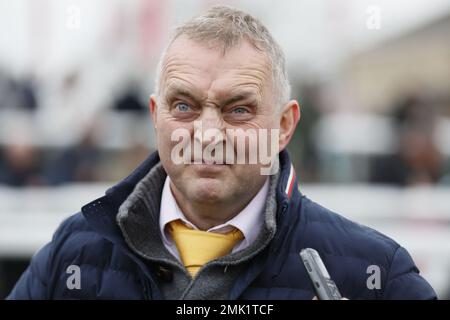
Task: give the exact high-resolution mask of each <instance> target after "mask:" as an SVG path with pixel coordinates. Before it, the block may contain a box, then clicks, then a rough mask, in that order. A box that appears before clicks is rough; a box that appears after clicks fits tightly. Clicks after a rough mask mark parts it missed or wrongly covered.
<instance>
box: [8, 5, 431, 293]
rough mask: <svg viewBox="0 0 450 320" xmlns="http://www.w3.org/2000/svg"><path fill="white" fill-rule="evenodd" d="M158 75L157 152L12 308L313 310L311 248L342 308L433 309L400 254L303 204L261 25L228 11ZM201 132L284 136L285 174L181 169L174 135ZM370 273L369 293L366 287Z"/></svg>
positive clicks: (57, 242) (177, 47)
mask: <svg viewBox="0 0 450 320" xmlns="http://www.w3.org/2000/svg"><path fill="white" fill-rule="evenodd" d="M157 73H158V78H157V81H156V85H157V87H156V88H155V93H154V94H153V95H152V96H151V99H150V109H151V112H152V117H153V123H154V126H155V129H156V134H157V146H158V152H155V153H153V154H152V155H150V156H149V157H148V158H147V159H146V160H145V161H144V162H143V163H142V164H141V165H140V166H139V167H138V168H137V169H136V170H134V171H133V172H132V173H131V174H130V175H129V176H128V177H127V178H126V179H124V180H123V181H121V182H120V183H118V184H117V185H115V186H114V187H113V188H111V189H109V190H108V191H107V192H106V195H105V196H103V197H101V198H99V199H97V200H94V201H92V202H91V203H89V204H87V205H85V206H84V207H83V208H82V212H80V213H78V214H75V215H74V216H72V217H70V218H69V219H67V220H66V221H64V222H63V223H62V225H61V226H60V227H59V229H58V230H57V231H56V233H55V235H54V237H53V240H52V241H51V242H50V243H49V244H47V245H46V246H45V247H44V248H42V249H41V250H40V251H39V252H38V253H37V254H36V255H35V256H34V257H33V259H32V262H31V264H30V266H29V267H28V269H27V270H26V271H25V272H24V273H23V275H22V276H21V278H20V279H19V281H18V282H17V284H16V286H15V288H14V289H13V290H12V292H11V293H10V295H9V297H8V298H9V299H95V298H98V299H308V300H310V299H312V298H313V297H314V290H313V287H312V285H311V283H310V281H309V278H308V275H307V272H306V269H305V268H304V266H303V265H302V262H301V260H300V258H299V255H298V253H299V251H300V250H301V249H303V248H307V247H311V248H314V249H316V250H317V251H318V252H319V254H320V256H321V257H322V258H323V260H324V262H325V265H326V266H327V268H328V270H329V273H330V274H331V276H332V278H333V280H334V281H335V282H336V284H337V287H338V288H339V290H340V291H341V293H342V295H343V296H345V297H347V298H350V299H435V298H436V295H435V293H434V290H433V289H432V288H431V286H430V285H429V284H428V283H427V282H426V281H425V280H424V279H423V278H422V277H421V276H420V275H419V271H418V269H417V267H416V266H415V264H414V262H413V261H412V259H411V257H410V255H409V254H408V252H407V251H406V249H404V248H403V247H401V246H400V245H399V244H397V243H396V242H395V241H394V240H392V239H390V238H388V237H386V236H384V235H382V234H380V233H378V232H376V231H375V230H372V229H370V228H367V227H364V226H361V225H359V224H357V223H354V222H351V221H349V220H347V219H345V218H343V217H342V216H340V215H338V214H336V213H333V212H331V211H329V210H327V209H325V208H323V207H321V206H320V205H318V204H316V203H314V202H313V201H311V200H309V199H308V198H306V197H305V196H303V195H301V194H300V192H299V190H298V188H297V185H298V181H297V178H296V174H295V171H294V169H293V166H292V163H291V161H290V156H289V153H288V152H287V151H286V150H285V148H286V146H287V144H288V143H289V141H290V139H291V137H292V135H293V133H294V130H295V128H296V126H297V123H298V121H299V119H300V109H299V105H298V102H297V101H296V100H291V99H290V85H289V81H288V78H287V73H286V70H285V61H284V54H283V52H282V50H281V48H280V47H279V46H278V45H277V43H276V42H275V41H274V39H273V38H272V36H271V35H270V33H269V32H268V30H267V29H266V28H265V27H264V26H263V25H262V24H261V23H260V22H259V21H258V20H257V19H255V18H254V17H252V16H250V15H249V14H247V13H245V12H243V11H240V10H237V9H234V8H230V7H224V6H218V7H214V8H212V9H210V10H209V11H207V12H206V13H204V14H203V15H201V16H198V17H195V18H193V19H192V20H190V21H188V22H187V23H185V24H184V25H182V26H180V27H179V28H178V29H177V30H176V32H175V34H174V36H173V38H172V39H171V41H170V42H169V46H168V48H167V50H166V51H165V52H164V53H163V55H162V58H161V64H160V65H159V67H158V70H157ZM197 120H198V121H201V123H202V124H203V125H204V126H205V127H206V128H209V129H218V130H220V131H225V129H244V130H247V129H252V128H253V129H271V130H273V129H276V130H279V131H277V136H276V137H275V139H277V142H278V144H277V145H278V146H279V148H277V150H275V151H276V154H275V157H274V161H275V162H274V163H276V164H277V165H276V166H275V167H276V168H277V170H275V173H274V174H272V175H269V176H268V175H263V174H261V168H262V167H263V165H262V164H261V163H256V164H250V163H245V164H234V163H226V162H225V163H214V162H210V160H208V159H206V158H202V159H201V160H202V161H201V162H200V163H198V164H192V163H190V164H177V163H175V161H174V159H173V157H172V156H171V154H172V151H173V149H174V147H175V144H176V142H177V141H174V140H173V139H171V136H172V134H173V132H174V131H175V130H177V129H178V128H184V129H185V130H187V131H188V132H189V134H190V136H189V139H188V141H190V140H191V139H192V140H195V141H196V140H197V139H199V136H200V137H202V136H203V132H199V131H198V130H197V129H195V128H194V121H197ZM113 129H114V128H111V130H113ZM207 142H211V140H209V141H208V139H206V140H205V141H204V143H207ZM213 142H214V143H215V147H217V148H218V146H219V145H223V146H224V147H225V148H230V143H229V142H227V141H225V140H219V141H216V140H214V141H213ZM201 147H202V148H204V147H205V145H204V144H202V145H201ZM231 148H232V149H231V151H233V152H236V150H234V149H233V148H234V147H231ZM217 150H218V149H216V151H217ZM348 201H352V199H351V195H349V199H348ZM374 265H375V266H377V267H378V268H379V274H378V276H379V281H378V282H379V285H375V288H374V287H371V286H369V285H367V283H368V277H369V275H368V273H367V270H368V268H369V267H371V266H374ZM73 272H75V273H73ZM72 273H73V274H72ZM77 274H78V275H77ZM77 277H78V278H77ZM77 279H78V280H77ZM378 282H377V283H378Z"/></svg>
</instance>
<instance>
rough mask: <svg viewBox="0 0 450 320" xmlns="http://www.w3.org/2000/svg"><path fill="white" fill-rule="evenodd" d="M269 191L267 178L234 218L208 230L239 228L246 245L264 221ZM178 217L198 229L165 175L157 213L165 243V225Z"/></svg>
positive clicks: (253, 237) (255, 236) (254, 237)
mask: <svg viewBox="0 0 450 320" xmlns="http://www.w3.org/2000/svg"><path fill="white" fill-rule="evenodd" d="M268 192H269V179H267V180H266V182H265V183H264V185H263V187H262V188H261V189H260V190H259V192H258V193H257V194H256V196H255V197H254V198H253V199H252V200H251V201H250V202H249V203H248V205H247V206H246V207H245V208H244V209H243V210H242V211H241V212H239V214H237V215H236V216H235V217H234V218H232V219H230V220H229V221H227V222H225V223H224V224H221V225H218V226H215V227H213V228H210V229H209V230H207V231H209V232H219V233H221V232H226V231H228V229H229V228H230V226H232V227H235V228H237V229H239V230H240V231H241V232H242V233H243V234H244V237H245V238H244V240H243V242H244V243H243V244H244V246H248V245H250V244H251V243H253V241H255V240H256V238H257V236H258V234H259V231H260V229H261V227H262V225H263V223H264V214H263V213H264V207H265V203H266V199H267V194H268ZM177 219H180V220H181V221H183V222H184V223H186V225H188V226H190V227H191V228H194V229H198V228H197V227H196V226H195V225H194V224H192V223H191V222H189V221H188V220H187V219H186V217H185V216H184V214H183V212H182V211H181V209H180V207H179V206H178V204H177V202H176V200H175V198H174V197H173V194H172V190H171V189H170V178H169V176H167V177H166V181H165V182H164V187H163V191H162V195H161V206H160V215H159V227H160V231H161V234H162V237H163V241H164V243H165V244H170V243H171V240H169V237H168V234H167V232H166V231H165V227H166V225H167V224H168V223H169V222H171V221H174V220H177Z"/></svg>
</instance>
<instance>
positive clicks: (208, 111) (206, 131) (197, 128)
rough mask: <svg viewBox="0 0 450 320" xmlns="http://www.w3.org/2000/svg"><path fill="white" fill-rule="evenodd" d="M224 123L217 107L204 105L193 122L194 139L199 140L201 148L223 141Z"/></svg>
mask: <svg viewBox="0 0 450 320" xmlns="http://www.w3.org/2000/svg"><path fill="white" fill-rule="evenodd" d="M223 131H224V123H223V120H222V116H221V111H220V109H219V108H217V107H204V108H203V110H202V113H201V114H200V117H199V118H197V120H196V121H195V123H194V139H195V141H196V142H197V143H199V142H201V146H202V149H204V148H205V147H206V146H207V145H209V144H211V143H214V144H218V143H223V142H224V133H223Z"/></svg>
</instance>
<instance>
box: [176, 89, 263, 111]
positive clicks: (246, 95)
mask: <svg viewBox="0 0 450 320" xmlns="http://www.w3.org/2000/svg"><path fill="white" fill-rule="evenodd" d="M177 95H178V96H184V97H187V98H188V99H190V100H193V101H194V102H197V103H199V102H200V100H201V98H199V97H198V96H197V95H196V94H194V93H192V91H191V90H190V89H188V88H186V87H184V86H180V85H170V86H169V88H168V90H167V96H168V97H171V96H177ZM254 97H255V100H256V95H255V93H254V92H252V91H240V92H239V93H236V94H234V95H233V96H231V97H229V98H227V99H225V101H223V102H221V103H220V107H224V106H227V105H230V104H233V103H235V102H238V101H242V100H247V99H250V98H254Z"/></svg>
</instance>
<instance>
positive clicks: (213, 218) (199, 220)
mask: <svg viewBox="0 0 450 320" xmlns="http://www.w3.org/2000/svg"><path fill="white" fill-rule="evenodd" d="M261 187H262V186H261ZM170 189H171V191H172V194H173V196H174V198H175V200H176V202H177V204H178V206H179V207H180V209H181V211H182V212H183V214H184V216H185V217H186V219H188V220H189V221H190V222H191V223H192V224H194V225H195V226H196V227H197V228H199V229H200V230H203V231H205V230H208V229H211V228H213V227H215V226H218V225H221V224H224V223H225V222H227V221H229V220H231V219H233V218H234V217H235V216H237V215H238V214H239V212H241V211H242V210H243V209H244V208H245V207H246V206H247V205H248V204H249V203H250V201H251V200H252V199H253V198H254V197H255V196H256V194H257V193H258V192H259V190H260V189H261V188H259V189H258V190H256V191H254V192H248V193H247V194H245V196H243V197H240V199H239V200H240V201H236V199H229V200H224V201H215V202H214V203H210V202H197V201H191V200H189V199H186V197H184V195H183V194H182V193H181V192H179V191H178V190H177V188H176V187H174V185H173V184H172V182H171V183H170ZM211 213H214V214H213V215H212V214H211Z"/></svg>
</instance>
